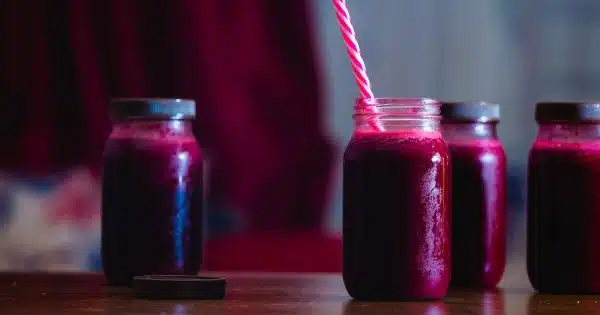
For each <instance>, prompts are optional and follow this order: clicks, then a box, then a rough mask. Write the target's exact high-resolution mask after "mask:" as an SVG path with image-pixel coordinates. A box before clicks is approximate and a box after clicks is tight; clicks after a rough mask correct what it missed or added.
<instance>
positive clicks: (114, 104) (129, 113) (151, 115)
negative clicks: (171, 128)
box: [110, 98, 196, 121]
mask: <svg viewBox="0 0 600 315" xmlns="http://www.w3.org/2000/svg"><path fill="white" fill-rule="evenodd" d="M110 117H111V119H112V120H113V121H123V120H185V119H194V117H196V103H195V102H194V101H193V100H188V99H179V98H117V99H113V100H111V101H110Z"/></svg>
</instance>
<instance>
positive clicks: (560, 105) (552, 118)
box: [535, 101, 600, 123]
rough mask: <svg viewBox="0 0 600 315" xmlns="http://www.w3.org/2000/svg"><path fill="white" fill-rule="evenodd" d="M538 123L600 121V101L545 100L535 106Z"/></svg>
mask: <svg viewBox="0 0 600 315" xmlns="http://www.w3.org/2000/svg"><path fill="white" fill-rule="evenodd" d="M535 120H536V121H537V122H538V123H561V122H562V123H598V122H600V101H544V102H538V103H537V104H536V106H535Z"/></svg>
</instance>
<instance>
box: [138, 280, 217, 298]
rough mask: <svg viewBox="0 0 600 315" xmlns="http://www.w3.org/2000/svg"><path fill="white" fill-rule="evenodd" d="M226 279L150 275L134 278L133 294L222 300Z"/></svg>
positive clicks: (143, 296) (142, 296)
mask: <svg viewBox="0 0 600 315" xmlns="http://www.w3.org/2000/svg"><path fill="white" fill-rule="evenodd" d="M226 285H227V283H226V280H225V278H220V277H200V276H184V275H149V276H138V277H134V278H133V285H132V287H133V294H134V295H135V297H136V298H139V299H152V300H222V299H223V298H224V297H225V290H226Z"/></svg>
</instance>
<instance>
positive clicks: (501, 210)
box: [441, 102, 506, 289]
mask: <svg viewBox="0 0 600 315" xmlns="http://www.w3.org/2000/svg"><path fill="white" fill-rule="evenodd" d="M441 112H442V133H443V135H444V140H446V142H447V143H448V148H449V149H450V162H451V163H450V164H451V166H452V280H451V282H450V283H451V286H453V287H469V288H488V289H489V288H494V287H496V285H497V284H498V283H499V282H500V280H501V279H502V275H503V274H504V267H505V264H506V155H505V153H504V148H503V146H502V143H501V142H500V140H498V135H497V130H496V125H497V124H498V123H499V122H500V107H499V106H498V105H497V104H491V103H486V102H445V103H442V107H441Z"/></svg>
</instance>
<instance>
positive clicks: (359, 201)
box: [343, 98, 451, 300]
mask: <svg viewBox="0 0 600 315" xmlns="http://www.w3.org/2000/svg"><path fill="white" fill-rule="evenodd" d="M354 119H355V129H354V134H353V135H352V138H351V139H350V142H349V143H348V146H347V148H346V151H345V153H344V168H343V169H344V170H343V177H344V180H343V208H344V213H343V248H344V263H343V278H344V283H345V286H346V289H347V291H348V293H349V294H350V296H352V297H353V298H355V299H366V300H422V299H441V298H442V297H444V296H445V295H446V291H447V289H448V283H449V280H450V241H451V240H450V205H449V202H450V199H449V198H450V195H449V194H450V184H451V183H450V176H449V175H450V174H449V157H448V150H447V147H446V144H445V142H444V140H442V135H441V133H440V130H439V120H440V116H439V103H438V102H436V101H434V100H430V99H399V98H394V99H392V98H387V99H369V100H362V99H361V100H358V102H357V105H356V106H355V113H354Z"/></svg>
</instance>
